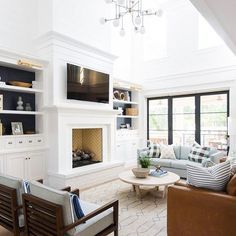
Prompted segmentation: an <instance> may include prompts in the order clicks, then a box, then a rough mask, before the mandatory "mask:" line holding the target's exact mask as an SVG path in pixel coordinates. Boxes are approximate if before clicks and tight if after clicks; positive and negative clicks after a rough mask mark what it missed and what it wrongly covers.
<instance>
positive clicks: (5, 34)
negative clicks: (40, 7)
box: [0, 0, 37, 53]
mask: <svg viewBox="0 0 236 236" xmlns="http://www.w3.org/2000/svg"><path fill="white" fill-rule="evenodd" d="M36 3H37V1H35V0H33V1H32V0H20V1H19V0H10V1H9V0H0V32H1V37H0V47H1V48H6V49H10V50H16V51H19V52H27V53H28V52H30V51H32V47H33V44H32V38H33V35H34V34H35V31H36V30H37V28H36V17H35V13H36Z"/></svg>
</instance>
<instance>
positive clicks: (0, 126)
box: [0, 120, 3, 136]
mask: <svg viewBox="0 0 236 236" xmlns="http://www.w3.org/2000/svg"><path fill="white" fill-rule="evenodd" d="M2 135H3V126H2V121H1V120H0V136H2Z"/></svg>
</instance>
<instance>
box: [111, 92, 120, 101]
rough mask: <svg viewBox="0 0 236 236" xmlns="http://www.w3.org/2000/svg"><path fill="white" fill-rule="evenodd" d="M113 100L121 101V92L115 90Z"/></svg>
mask: <svg viewBox="0 0 236 236" xmlns="http://www.w3.org/2000/svg"><path fill="white" fill-rule="evenodd" d="M113 98H114V99H118V100H119V99H120V93H119V91H118V90H115V91H114V92H113Z"/></svg>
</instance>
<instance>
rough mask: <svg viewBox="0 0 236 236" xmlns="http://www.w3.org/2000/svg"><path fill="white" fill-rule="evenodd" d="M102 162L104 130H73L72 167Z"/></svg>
mask: <svg viewBox="0 0 236 236" xmlns="http://www.w3.org/2000/svg"><path fill="white" fill-rule="evenodd" d="M100 162H102V129H101V128H82V129H72V167H73V168H76V167H81V166H86V165H91V164H96V163H100Z"/></svg>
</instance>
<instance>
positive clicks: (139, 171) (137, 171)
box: [132, 156, 151, 178]
mask: <svg viewBox="0 0 236 236" xmlns="http://www.w3.org/2000/svg"><path fill="white" fill-rule="evenodd" d="M139 164H140V165H141V168H134V169H132V171H133V173H134V175H135V176H136V177H137V178H146V177H147V176H148V174H149V168H148V167H149V166H150V164H151V161H150V158H148V157H146V156H143V157H140V158H139Z"/></svg>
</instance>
